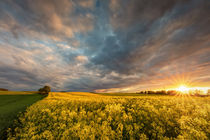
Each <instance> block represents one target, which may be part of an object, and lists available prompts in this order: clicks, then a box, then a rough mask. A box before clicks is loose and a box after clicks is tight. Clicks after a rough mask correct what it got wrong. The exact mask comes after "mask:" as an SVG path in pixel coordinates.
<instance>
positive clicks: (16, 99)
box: [0, 91, 43, 139]
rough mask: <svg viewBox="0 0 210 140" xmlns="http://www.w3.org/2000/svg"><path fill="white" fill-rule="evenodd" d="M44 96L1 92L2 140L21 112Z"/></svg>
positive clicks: (0, 131)
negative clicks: (6, 130)
mask: <svg viewBox="0 0 210 140" xmlns="http://www.w3.org/2000/svg"><path fill="white" fill-rule="evenodd" d="M42 98H43V96H41V95H39V94H34V92H18V91H1V92H0V136H1V137H0V139H1V138H3V137H4V134H3V133H5V129H7V127H9V126H12V125H13V121H14V119H16V118H17V115H18V113H19V112H23V111H24V110H25V109H26V108H27V107H28V106H30V105H31V104H33V103H35V102H36V101H38V100H40V99H42Z"/></svg>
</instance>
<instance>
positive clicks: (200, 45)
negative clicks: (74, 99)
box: [0, 0, 210, 92]
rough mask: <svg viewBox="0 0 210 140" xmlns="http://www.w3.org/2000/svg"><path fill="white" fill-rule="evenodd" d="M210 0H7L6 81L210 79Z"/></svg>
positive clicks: (1, 39)
mask: <svg viewBox="0 0 210 140" xmlns="http://www.w3.org/2000/svg"><path fill="white" fill-rule="evenodd" d="M209 7H210V1H209V0H163V1H158V0H150V1H145V0H132V1H125V0H107V1H100V0H59V1H56V0H36V1H34V0H22V1H16V0H2V1H0V87H2V88H9V89H11V90H36V89H38V88H39V87H40V86H42V85H45V84H48V85H51V86H52V87H53V89H54V90H67V91H98V92H107V91H110V92H131V91H137V90H144V89H161V88H168V87H173V86H174V85H175V84H178V83H179V82H183V83H184V82H185V83H187V84H190V85H191V86H207V87H210V71H209V69H210V55H209V54H210V26H209V25H210V16H209V14H210V8H209Z"/></svg>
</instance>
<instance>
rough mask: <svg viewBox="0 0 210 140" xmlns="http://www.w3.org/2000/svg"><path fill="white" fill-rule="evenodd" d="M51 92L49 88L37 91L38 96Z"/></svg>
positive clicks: (45, 87)
mask: <svg viewBox="0 0 210 140" xmlns="http://www.w3.org/2000/svg"><path fill="white" fill-rule="evenodd" d="M50 91H51V88H50V86H44V87H43V88H40V89H39V94H43V95H45V94H49V92H50Z"/></svg>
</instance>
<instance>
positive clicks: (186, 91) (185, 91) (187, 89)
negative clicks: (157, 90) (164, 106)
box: [176, 85, 189, 93]
mask: <svg viewBox="0 0 210 140" xmlns="http://www.w3.org/2000/svg"><path fill="white" fill-rule="evenodd" d="M176 90H177V91H180V92H182V93H188V92H189V88H188V87H187V86H185V85H181V86H179V87H178V88H177V89H176Z"/></svg>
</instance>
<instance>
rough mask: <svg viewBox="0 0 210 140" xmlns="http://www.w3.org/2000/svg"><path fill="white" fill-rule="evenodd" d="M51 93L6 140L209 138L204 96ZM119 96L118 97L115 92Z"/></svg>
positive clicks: (209, 108)
mask: <svg viewBox="0 0 210 140" xmlns="http://www.w3.org/2000/svg"><path fill="white" fill-rule="evenodd" d="M110 95H112V96H108V94H96V93H84V92H71V93H65V92H63V93H59V92H51V93H50V94H49V95H48V97H46V98H44V99H43V100H41V101H38V102H37V103H35V104H33V105H32V106H30V107H29V108H27V110H26V112H25V113H24V114H22V115H21V116H20V117H19V119H18V121H16V122H15V126H16V128H15V129H9V134H8V139H99V138H100V139H204V140H205V139H206V140H207V139H209V138H210V98H209V97H191V96H189V97H188V96H180V97H177V96H164V95H162V96H146V95H145V96H142V95H141V96H139V95H137V94H133V96H116V94H110ZM118 95H120V94H118Z"/></svg>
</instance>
